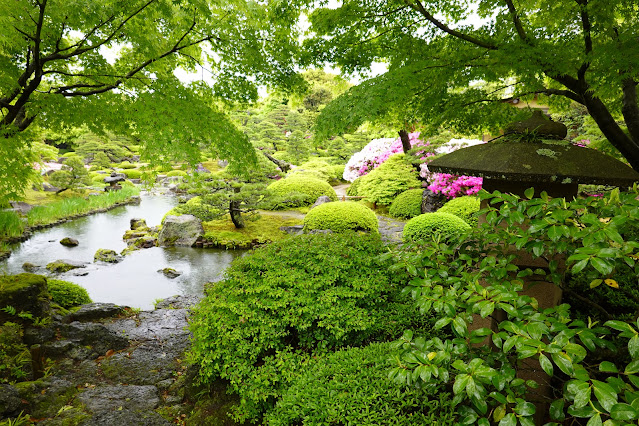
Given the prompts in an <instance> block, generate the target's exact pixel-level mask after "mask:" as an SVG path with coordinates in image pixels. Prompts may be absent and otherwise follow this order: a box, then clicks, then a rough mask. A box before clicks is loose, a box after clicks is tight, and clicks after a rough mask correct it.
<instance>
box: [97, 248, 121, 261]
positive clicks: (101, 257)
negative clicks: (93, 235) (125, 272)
mask: <svg viewBox="0 0 639 426" xmlns="http://www.w3.org/2000/svg"><path fill="white" fill-rule="evenodd" d="M93 261H94V262H106V263H118V262H121V261H122V256H120V255H119V254H117V253H116V252H115V251H114V250H109V249H98V251H96V252H95V255H93Z"/></svg>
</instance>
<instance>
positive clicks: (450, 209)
mask: <svg viewBox="0 0 639 426" xmlns="http://www.w3.org/2000/svg"><path fill="white" fill-rule="evenodd" d="M480 203H481V201H480V200H479V197H473V196H470V195H467V196H464V197H459V198H453V199H452V200H450V201H448V202H447V203H446V204H444V205H443V206H442V207H441V208H440V209H439V210H437V212H439V213H450V214H454V215H455V216H457V217H459V218H461V219H463V220H464V222H466V223H467V224H469V225H470V226H477V219H478V218H479V205H480Z"/></svg>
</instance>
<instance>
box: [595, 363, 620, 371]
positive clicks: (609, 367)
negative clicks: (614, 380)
mask: <svg viewBox="0 0 639 426" xmlns="http://www.w3.org/2000/svg"><path fill="white" fill-rule="evenodd" d="M599 371H602V372H604V373H618V372H619V370H618V369H617V366H616V365H615V364H613V363H612V362H610V361H602V362H601V364H599Z"/></svg>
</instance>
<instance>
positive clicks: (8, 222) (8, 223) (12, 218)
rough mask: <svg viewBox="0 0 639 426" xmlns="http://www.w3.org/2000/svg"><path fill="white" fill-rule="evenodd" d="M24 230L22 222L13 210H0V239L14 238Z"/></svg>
mask: <svg viewBox="0 0 639 426" xmlns="http://www.w3.org/2000/svg"><path fill="white" fill-rule="evenodd" d="M23 232H24V222H23V221H22V219H20V216H18V214H17V213H16V212H14V211H0V239H6V238H15V237H19V236H21V235H22V233H23Z"/></svg>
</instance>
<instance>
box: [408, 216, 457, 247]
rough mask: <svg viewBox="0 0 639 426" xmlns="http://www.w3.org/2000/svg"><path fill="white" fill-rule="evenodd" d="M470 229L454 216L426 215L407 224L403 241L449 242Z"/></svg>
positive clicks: (417, 217)
mask: <svg viewBox="0 0 639 426" xmlns="http://www.w3.org/2000/svg"><path fill="white" fill-rule="evenodd" d="M468 229H470V225H468V224H467V223H466V222H464V220H463V219H461V218H459V217H457V216H455V215H453V214H450V213H439V212H435V213H424V214H422V215H419V216H416V217H414V218H412V219H411V220H409V221H408V223H406V226H405V227H404V235H403V240H404V242H415V241H420V240H433V239H435V238H440V239H441V240H447V239H448V238H451V237H454V236H456V235H458V234H460V233H462V232H464V231H466V230H468Z"/></svg>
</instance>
